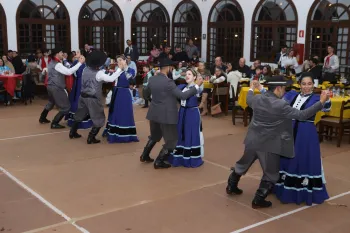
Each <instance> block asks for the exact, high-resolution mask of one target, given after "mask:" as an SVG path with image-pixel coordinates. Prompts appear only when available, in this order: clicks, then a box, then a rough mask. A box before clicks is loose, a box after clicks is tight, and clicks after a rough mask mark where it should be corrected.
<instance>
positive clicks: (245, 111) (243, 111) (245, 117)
mask: <svg viewBox="0 0 350 233" xmlns="http://www.w3.org/2000/svg"><path fill="white" fill-rule="evenodd" d="M231 88H232V86H231ZM240 91H241V85H240V84H239V83H238V85H237V93H235V90H234V89H233V88H232V94H233V96H234V99H233V101H232V102H233V106H232V124H233V125H236V119H237V118H240V119H243V124H244V126H247V125H248V116H249V122H250V121H251V117H252V115H251V114H250V111H248V108H249V107H247V109H243V108H242V107H241V106H239V105H238V104H237V102H238V94H239V92H240ZM238 113H241V114H238Z"/></svg>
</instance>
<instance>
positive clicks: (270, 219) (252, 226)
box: [231, 191, 350, 233]
mask: <svg viewBox="0 0 350 233" xmlns="http://www.w3.org/2000/svg"><path fill="white" fill-rule="evenodd" d="M349 194H350V191H348V192H345V193H341V194H338V195H336V196H333V197H331V198H329V199H328V200H327V202H328V201H332V200H334V199H337V198H340V197H343V196H346V195H349ZM317 205H318V204H313V205H311V206H304V207H300V208H298V209H295V210H292V211H289V212H286V213H284V214H280V215H277V216H275V217H273V218H269V219H266V220H264V221H261V222H257V223H254V224H252V225H249V226H246V227H243V228H241V229H238V230H235V231H232V232H231V233H241V232H244V231H247V230H250V229H253V228H256V227H258V226H261V225H264V224H266V223H269V222H273V221H275V220H279V219H281V218H284V217H287V216H289V215H292V214H295V213H298V212H300V211H303V210H306V209H309V208H311V207H313V206H317Z"/></svg>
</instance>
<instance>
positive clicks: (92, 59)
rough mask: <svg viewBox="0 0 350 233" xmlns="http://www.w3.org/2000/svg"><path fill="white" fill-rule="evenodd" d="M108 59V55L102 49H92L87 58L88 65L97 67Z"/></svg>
mask: <svg viewBox="0 0 350 233" xmlns="http://www.w3.org/2000/svg"><path fill="white" fill-rule="evenodd" d="M106 60H107V55H106V54H105V53H104V52H102V51H100V50H95V51H92V52H91V53H90V54H89V56H87V58H86V65H87V66H88V67H91V68H97V67H101V66H102V65H104V64H105V63H106Z"/></svg>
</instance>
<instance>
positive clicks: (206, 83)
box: [203, 81, 214, 89]
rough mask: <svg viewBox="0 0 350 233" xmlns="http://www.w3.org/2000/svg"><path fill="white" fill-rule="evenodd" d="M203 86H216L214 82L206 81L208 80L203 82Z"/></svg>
mask: <svg viewBox="0 0 350 233" xmlns="http://www.w3.org/2000/svg"><path fill="white" fill-rule="evenodd" d="M203 87H204V88H208V89H209V88H214V84H213V83H210V82H206V81H204V82H203Z"/></svg>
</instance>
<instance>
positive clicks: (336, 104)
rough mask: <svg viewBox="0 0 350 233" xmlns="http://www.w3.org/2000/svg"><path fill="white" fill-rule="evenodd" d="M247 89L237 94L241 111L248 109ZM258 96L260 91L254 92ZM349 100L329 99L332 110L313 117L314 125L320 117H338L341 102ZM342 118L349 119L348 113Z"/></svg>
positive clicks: (244, 88) (242, 89) (345, 98)
mask: <svg viewBox="0 0 350 233" xmlns="http://www.w3.org/2000/svg"><path fill="white" fill-rule="evenodd" d="M248 91H249V87H242V88H241V92H240V93H239V97H238V105H239V106H241V107H242V108H243V109H246V108H247V107H248V105H247V95H248ZM256 94H260V91H258V90H255V91H254V95H256ZM348 99H350V97H349V96H347V97H344V98H341V97H334V98H331V102H332V108H331V110H330V111H329V112H318V113H317V114H316V117H315V124H317V123H318V122H319V121H320V120H321V117H322V116H331V117H340V109H341V105H342V102H343V101H346V100H348ZM344 118H349V119H350V113H349V112H346V113H345V115H344Z"/></svg>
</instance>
